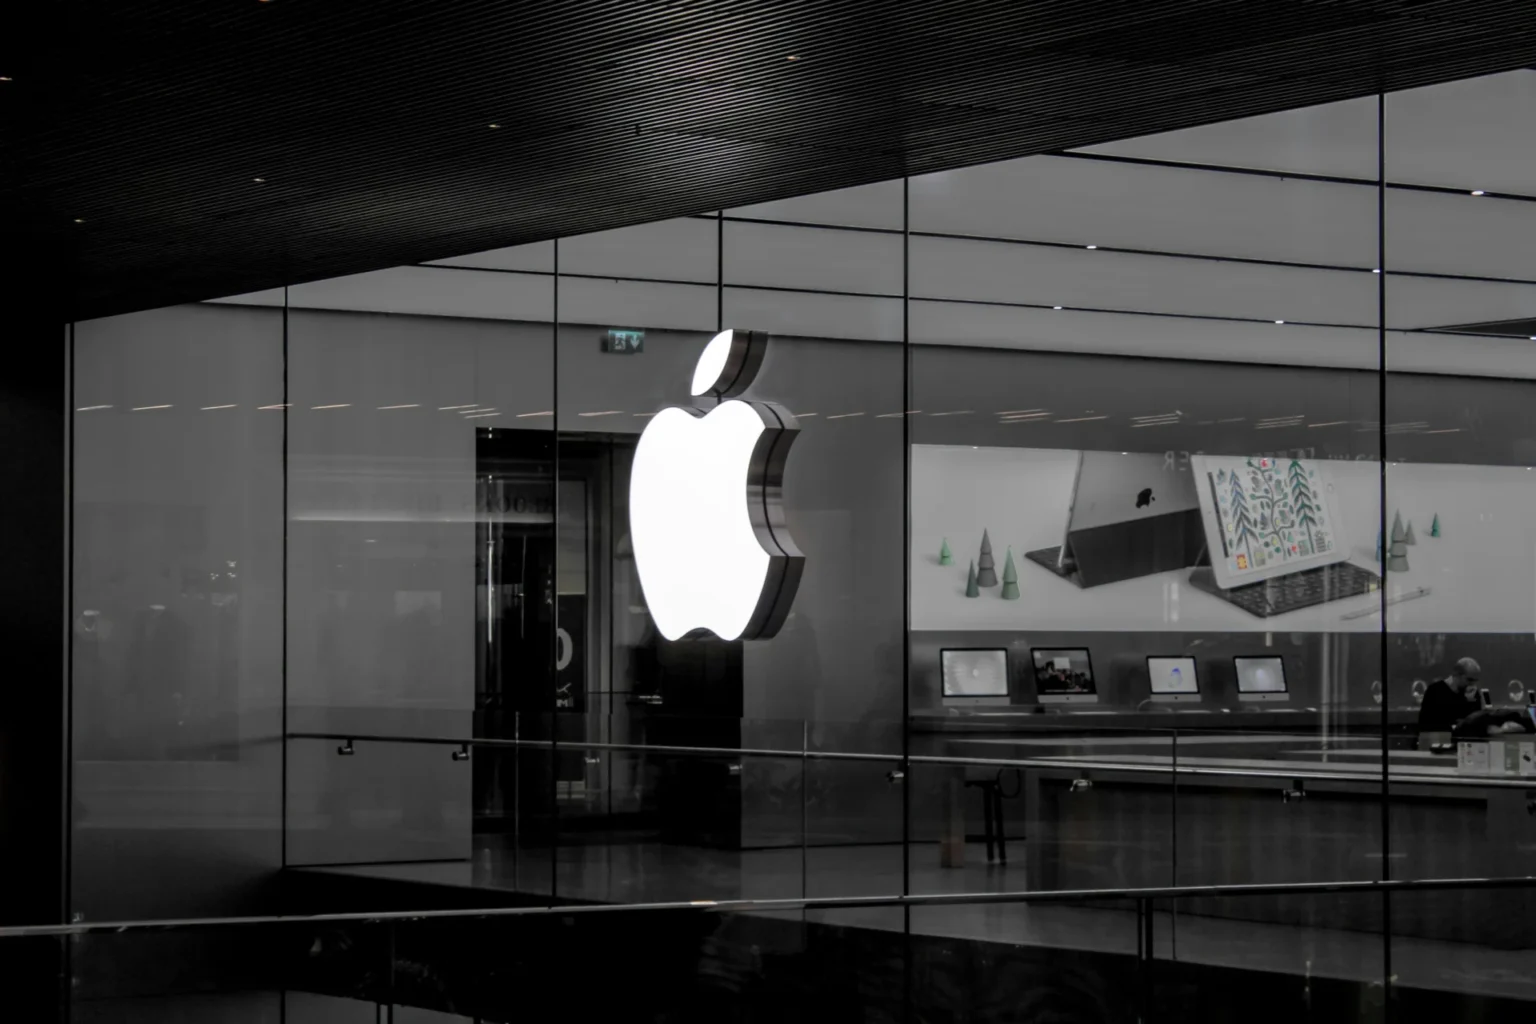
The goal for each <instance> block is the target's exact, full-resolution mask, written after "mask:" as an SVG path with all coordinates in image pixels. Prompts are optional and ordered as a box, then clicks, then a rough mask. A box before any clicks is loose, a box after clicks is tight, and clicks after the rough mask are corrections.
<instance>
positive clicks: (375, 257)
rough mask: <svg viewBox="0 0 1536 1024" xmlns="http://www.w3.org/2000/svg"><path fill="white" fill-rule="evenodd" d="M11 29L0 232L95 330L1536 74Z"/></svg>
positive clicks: (1278, 24) (1133, 9)
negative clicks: (1309, 109) (203, 304)
mask: <svg viewBox="0 0 1536 1024" xmlns="http://www.w3.org/2000/svg"><path fill="white" fill-rule="evenodd" d="M7 16H8V17H9V16H16V17H19V18H20V19H21V20H20V21H16V20H13V21H11V22H10V23H9V24H8V25H5V26H0V76H3V77H5V78H7V79H9V80H8V81H0V206H3V211H0V217H3V225H4V227H5V229H6V231H7V237H8V239H10V240H11V242H12V245H11V251H12V252H13V253H17V254H19V255H21V256H22V257H23V258H25V259H28V260H30V261H32V262H33V263H34V265H36V264H37V262H38V261H42V262H43V263H44V264H45V265H48V266H50V267H56V268H57V270H58V275H57V276H58V277H59V278H60V279H67V280H68V281H69V282H70V286H71V299H70V311H71V312H72V313H73V315H76V316H81V317H84V316H95V315H102V314H104V313H109V312H119V311H126V310H131V309H140V308H149V307H154V306H159V305H164V304H167V303H171V302H176V301H183V300H191V299H200V298H208V297H214V296H219V295H227V294H233V293H237V292H244V291H252V290H256V289H259V288H264V287H270V286H274V285H279V284H283V283H293V282H298V281H306V280H314V279H318V278H324V277H330V276H334V275H339V274H345V273H353V272H358V271H363V270H369V269H375V268H379V267H385V266H392V265H396V264H400V263H407V262H414V261H420V260H426V259H435V258H440V257H445V256H452V255H458V254H462V253H466V252H474V251H478V250H483V249H491V248H496V247H499V246H505V245H513V244H517V243H521V242H528V241H535V240H539V239H544V238H550V237H554V236H561V235H569V234H574V233H579V232H584V231H593V230H598V229H602V228H612V227H620V226H623V225H627V224H633V223H639V222H644V221H649V220H656V219H660V218H665V217H672V216H679V215H684V214H692V213H698V212H703V211H708V210H713V209H719V208H722V207H730V206H739V205H745V204H749V203H755V202H763V201H767V200H771V199H778V198H783V197H786V196H792V195H799V194H804V193H808V192H816V191H821V190H825V189H833V188H840V187H844V186H849V185H857V184H862V183H866V182H872V181H879V180H884V179H888V178H893V177H899V176H900V175H902V174H906V173H920V172H924V171H933V170H940V169H944V168H950V167H957V166H963V165H966V164H974V163H981V162H986V161H992V160H1000V159H1005V158H1009V157H1017V156H1024V155H1028V154H1032V153H1039V152H1045V151H1051V150H1058V149H1063V148H1070V147H1075V146H1082V145H1089V144H1092V143H1097V142H1105V141H1110V140H1114V139H1120V138H1125V137H1128V136H1133V135H1140V134H1145V133H1148V132H1154V131H1162V130H1168V129H1173V128H1180V127H1186V126H1189V125H1193V124H1199V123H1206V122H1211V121H1219V120H1225V119H1228V118H1233V117H1240V116H1245V115H1250V114H1257V113H1264V112H1268V111H1272V110H1280V109H1285V108H1289V107H1295V106H1301V105H1306V104H1312V103H1320V102H1327V101H1331V100H1338V99H1344V98H1348V97H1352V96H1359V95H1365V94H1369V93H1372V92H1374V91H1376V90H1377V89H1378V88H1386V89H1398V88H1407V87H1411V86H1416V85H1425V84H1430V83H1433V82H1437V81H1445V80H1449V79H1454V78H1461V77H1466V76H1470V75H1474V74H1481V73H1491V72H1495V71H1503V70H1508V69H1511V68H1515V67H1521V66H1527V65H1530V64H1533V63H1536V18H1533V17H1532V8H1531V4H1530V0H1462V2H1451V0H1395V2H1394V0H1251V2H1249V0H1245V2H1230V0H1141V2H1137V3H1126V4H1115V3H1093V2H1089V0H1016V2H986V0H982V2H961V0H924V2H901V0H883V2H836V0H781V2H753V0H716V2H685V0H678V2H662V0H654V2H642V0H568V2H545V3H516V2H508V0H368V2H365V3H364V2H353V0H146V2H137V3H135V2H132V0H118V2H110V3H109V2H96V0H78V2H67V0H51V2H49V3H39V4H32V5H30V6H29V9H28V10H26V11H8V12H7ZM492 125H497V126H499V127H491V126H492ZM258 178H259V179H262V180H260V181H257V180H256V179H258Z"/></svg>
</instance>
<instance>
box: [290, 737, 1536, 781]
mask: <svg viewBox="0 0 1536 1024" xmlns="http://www.w3.org/2000/svg"><path fill="white" fill-rule="evenodd" d="M288 738H289V739H294V740H335V741H341V742H343V743H348V744H351V743H364V742H366V743H418V744H431V745H436V746H454V747H460V748H465V749H467V748H469V747H538V748H542V749H549V748H552V747H566V748H573V749H579V750H610V751H622V752H638V753H653V754H682V755H695V756H701V757H762V758H782V759H786V760H812V761H815V760H820V761H862V762H875V763H882V764H891V765H898V766H899V765H902V764H931V765H954V766H956V767H977V768H1038V769H1057V770H1062V769H1065V770H1078V771H1111V772H1121V773H1124V774H1129V775H1157V776H1170V775H1180V776H1193V777H1216V778H1221V777H1225V778H1255V779H1292V780H1305V781H1308V782H1373V781H1377V780H1379V779H1380V778H1381V776H1380V775H1379V774H1371V773H1369V772H1367V771H1359V772H1342V771H1326V770H1322V769H1317V768H1307V767H1303V766H1300V765H1298V766H1297V767H1295V768H1252V767H1221V766H1216V765H1192V764H1189V763H1188V762H1187V760H1186V761H1185V762H1184V763H1173V764H1170V765H1163V766H1159V765H1147V764H1132V763H1125V762H1119V761H1109V760H1085V759H1082V758H1077V757H1073V758H1065V757H1054V758H1053V757H1027V758H1004V757H952V756H948V755H943V754H911V755H908V756H906V757H903V756H902V755H900V754H862V753H856V752H852V751H835V750H780V749H773V748H766V747H702V746H701V747H692V746H683V745H677V744H645V743H608V742H598V741H595V740H581V739H560V740H543V739H540V740H528V739H492V738H483V739H464V738H461V737H460V738H455V737H446V736H412V735H398V736H392V735H380V734H377V733H373V734H370V733H361V732H295V733H289V734H288ZM1184 756H1185V757H1186V758H1187V757H1188V756H1189V755H1187V754H1186V755H1184ZM1387 779H1388V780H1389V781H1392V782H1398V783H1404V784H1410V785H1427V786H1462V787H1477V788H1489V787H1492V788H1496V789H1529V790H1536V778H1531V777H1507V776H1481V775H1476V776H1474V775H1420V774H1417V773H1413V772H1407V773H1405V772H1403V771H1401V770H1399V771H1396V772H1388V773H1387Z"/></svg>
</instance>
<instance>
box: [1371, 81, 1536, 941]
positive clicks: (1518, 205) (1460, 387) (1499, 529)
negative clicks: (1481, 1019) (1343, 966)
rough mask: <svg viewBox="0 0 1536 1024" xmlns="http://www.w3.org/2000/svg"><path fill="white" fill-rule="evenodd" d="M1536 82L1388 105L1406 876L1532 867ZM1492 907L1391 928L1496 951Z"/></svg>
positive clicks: (1391, 677)
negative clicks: (1406, 727) (1535, 131)
mask: <svg viewBox="0 0 1536 1024" xmlns="http://www.w3.org/2000/svg"><path fill="white" fill-rule="evenodd" d="M1533 82H1536V75H1533V74H1532V73H1531V72H1529V71H1516V72H1511V73H1509V74H1500V75H1491V76H1488V77H1484V78H1476V79H1471V80H1467V81H1461V82H1452V83H1446V84H1443V85H1438V86H1430V87H1426V88H1422V89H1413V90H1409V91H1406V92H1400V93H1394V94H1391V95H1389V96H1387V97H1386V98H1385V101H1384V102H1385V111H1386V123H1385V138H1386V155H1385V160H1386V177H1387V180H1388V182H1389V183H1390V187H1389V188H1388V189H1387V194H1386V216H1387V226H1386V238H1387V244H1388V249H1387V254H1388V255H1387V261H1386V270H1387V274H1386V288H1387V291H1386V303H1387V305H1386V314H1387V324H1388V327H1389V331H1388V335H1387V343H1388V355H1389V363H1388V369H1389V370H1390V371H1391V372H1390V374H1389V375H1388V378H1387V384H1386V387H1387V415H1386V417H1385V419H1386V451H1387V458H1388V470H1387V481H1386V498H1387V508H1386V511H1387V521H1388V523H1389V526H1388V529H1387V535H1386V536H1387V539H1386V543H1387V556H1386V557H1387V568H1388V570H1389V573H1388V576H1389V579H1393V580H1395V581H1396V583H1395V585H1394V586H1393V587H1391V588H1390V590H1389V594H1390V596H1389V600H1390V601H1392V602H1394V603H1393V606H1392V607H1391V608H1389V609H1388V620H1387V621H1388V627H1389V629H1390V630H1391V637H1390V644H1389V647H1388V653H1389V663H1388V672H1387V676H1386V678H1387V681H1388V690H1387V697H1388V700H1389V701H1390V703H1391V704H1392V705H1393V706H1394V707H1397V708H1402V709H1404V710H1403V712H1402V713H1403V714H1405V715H1407V716H1408V717H1409V719H1410V721H1412V722H1413V723H1414V725H1415V726H1416V730H1415V732H1416V736H1415V735H1413V734H1408V735H1404V736H1403V737H1402V738H1401V742H1400V743H1398V744H1397V746H1398V748H1399V749H1394V750H1393V751H1392V755H1391V756H1392V786H1391V818H1392V832H1391V853H1390V858H1391V871H1392V874H1393V875H1394V876H1396V877H1401V878H1467V877H1508V876H1528V875H1530V874H1531V873H1532V871H1533V866H1536V818H1533V817H1532V816H1531V814H1530V813H1528V812H1529V811H1530V806H1531V805H1530V798H1531V797H1532V796H1533V795H1536V778H1533V776H1536V710H1533V708H1536V703H1533V702H1536V679H1533V677H1532V673H1531V667H1530V666H1531V653H1532V632H1533V626H1536V548H1533V546H1532V540H1531V531H1530V522H1531V518H1532V514H1533V512H1536V476H1533V473H1532V469H1531V465H1532V463H1533V462H1536V457H1533V453H1536V430H1533V427H1532V424H1531V418H1530V415H1529V408H1530V402H1531V400H1532V398H1533V396H1536V359H1533V357H1532V348H1531V346H1532V338H1536V250H1533V248H1532V246H1531V232H1532V230H1533V229H1536V203H1533V197H1532V194H1531V193H1532V189H1531V187H1530V182H1529V176H1528V175H1524V174H1522V173H1519V172H1516V171H1514V169H1513V168H1514V165H1513V164H1511V161H1520V160H1522V159H1524V157H1525V156H1528V155H1529V151H1530V150H1531V144H1530V141H1529V138H1528V134H1529V133H1527V132H1524V131H1523V130H1516V129H1514V128H1513V126H1515V125H1523V124H1526V123H1528V122H1529V121H1530V118H1531V117H1532V116H1533V114H1536V87H1533ZM1522 776H1523V777H1522ZM1504 905H1505V901H1504V900H1503V899H1502V898H1501V897H1498V896H1495V895H1494V894H1491V893H1490V894H1478V896H1477V897H1476V898H1475V899H1472V900H1461V899H1455V900H1447V901H1444V902H1441V901H1440V900H1438V899H1436V898H1431V897H1425V898H1424V899H1423V900H1422V901H1418V903H1417V906H1418V907H1419V908H1421V909H1422V910H1423V911H1424V912H1425V916H1420V915H1418V914H1415V915H1413V916H1411V917H1408V918H1405V919H1404V920H1403V921H1402V922H1401V924H1400V922H1399V920H1398V918H1397V917H1394V919H1393V924H1394V929H1395V930H1399V928H1400V929H1401V930H1399V931H1398V933H1399V934H1402V935H1405V936H1420V935H1423V934H1425V931H1426V929H1427V931H1428V933H1429V934H1430V935H1431V936H1432V937H1435V938H1441V937H1443V938H1448V939H1450V940H1452V941H1455V942H1473V943H1483V944H1491V945H1496V946H1503V945H1506V939H1507V937H1508V936H1509V935H1510V934H1511V933H1510V932H1509V930H1508V928H1507V927H1506V926H1505V925H1504V924H1502V923H1501V922H1500V919H1501V918H1503V916H1504V915H1503V913H1502V911H1500V912H1496V913H1495V914H1494V916H1493V917H1489V918H1485V917H1484V916H1483V914H1482V913H1480V912H1478V911H1477V910H1474V909H1473V908H1475V907H1480V908H1489V909H1491V908H1493V907H1502V906H1504ZM1431 908H1438V910H1437V911H1433V912H1432V911H1431ZM1517 932H1518V929H1517ZM1460 957H1461V954H1458V959H1460ZM1474 959H1475V958H1474Z"/></svg>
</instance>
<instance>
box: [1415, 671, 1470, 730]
mask: <svg viewBox="0 0 1536 1024" xmlns="http://www.w3.org/2000/svg"><path fill="white" fill-rule="evenodd" d="M1478 707H1479V705H1478V703H1477V701H1476V700H1475V699H1468V698H1467V697H1466V696H1465V695H1464V694H1462V693H1461V692H1460V691H1458V690H1457V689H1456V688H1455V687H1453V686H1452V685H1451V684H1450V682H1449V681H1448V680H1445V679H1438V680H1436V681H1435V682H1433V683H1430V684H1429V688H1428V689H1426V690H1425V691H1424V702H1423V703H1422V704H1420V705H1419V732H1421V733H1425V732H1450V731H1451V730H1453V729H1454V728H1455V727H1456V723H1457V722H1459V721H1461V720H1462V719H1463V718H1466V717H1468V716H1469V715H1471V714H1472V713H1473V712H1475V711H1477V709H1478Z"/></svg>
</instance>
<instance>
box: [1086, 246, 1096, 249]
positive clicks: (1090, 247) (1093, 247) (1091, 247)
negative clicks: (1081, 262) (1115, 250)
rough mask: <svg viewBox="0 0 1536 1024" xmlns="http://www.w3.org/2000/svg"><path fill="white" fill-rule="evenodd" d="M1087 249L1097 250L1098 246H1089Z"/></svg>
mask: <svg viewBox="0 0 1536 1024" xmlns="http://www.w3.org/2000/svg"><path fill="white" fill-rule="evenodd" d="M1087 248H1089V249H1097V248H1098V246H1096V245H1090V246H1088V247H1087Z"/></svg>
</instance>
